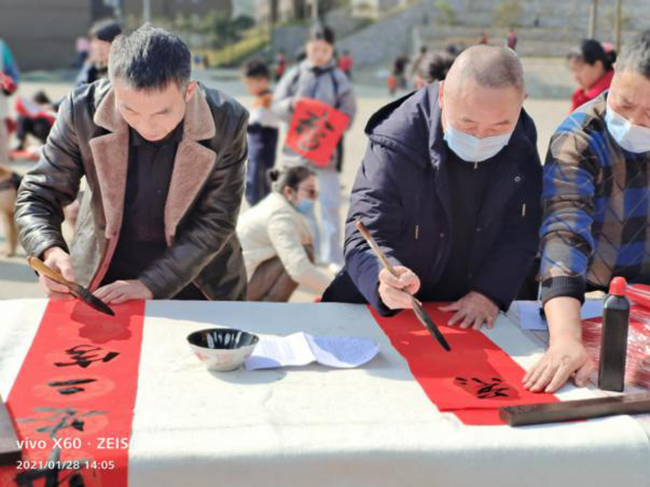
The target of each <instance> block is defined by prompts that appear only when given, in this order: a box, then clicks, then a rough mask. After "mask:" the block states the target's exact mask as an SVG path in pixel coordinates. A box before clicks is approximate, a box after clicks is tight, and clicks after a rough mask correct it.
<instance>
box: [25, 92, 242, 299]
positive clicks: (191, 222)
mask: <svg viewBox="0 0 650 487" xmlns="http://www.w3.org/2000/svg"><path fill="white" fill-rule="evenodd" d="M247 123H248V112H247V111H246V110H245V109H244V108H243V107H242V106H241V105H239V103H237V102H236V101H234V100H233V99H231V98H229V97H227V96H225V95H224V94H223V93H221V92H219V91H217V90H210V89H206V88H205V87H202V86H199V87H197V90H196V92H195V94H194V96H193V97H192V99H191V100H190V102H189V103H188V105H187V111H186V113H185V119H184V126H183V139H182V141H181V142H180V143H179V145H178V151H177V154H176V159H175V161H174V169H173V174H172V179H171V183H170V187H169V194H168V196H167V202H166V205H165V238H166V240H167V245H168V249H167V252H166V253H165V255H164V256H163V257H162V258H160V259H159V260H157V261H155V262H153V263H152V264H151V265H150V266H149V267H148V268H147V270H146V271H145V272H144V273H143V274H142V276H141V277H140V279H141V281H142V282H143V283H144V284H145V285H146V286H147V287H148V288H149V289H150V290H151V291H152V293H153V295H154V297H155V298H156V299H168V298H170V297H172V296H174V295H176V294H177V293H178V292H179V291H181V290H182V289H183V288H184V287H185V286H187V285H188V284H189V283H191V282H193V283H194V284H195V285H196V286H198V287H199V289H200V290H201V291H202V292H203V294H204V295H205V296H206V297H207V298H209V299H215V300H216V299H218V300H231V299H244V296H245V294H246V293H245V288H246V271H245V268H244V264H243V259H242V255H241V246H240V244H239V241H238V240H237V236H236V234H235V227H236V223H237V217H238V214H239V209H240V205H241V200H242V193H243V190H244V172H245V161H246V156H247V146H246V128H247ZM128 156H129V130H128V125H127V124H126V122H125V121H124V120H123V119H122V117H121V116H120V115H119V112H118V111H117V109H116V107H115V97H114V94H113V90H112V88H111V85H110V82H108V81H107V80H103V81H98V82H96V83H93V84H91V85H86V86H84V87H82V88H79V89H77V90H76V91H74V92H72V93H71V94H70V95H69V96H68V97H67V98H66V100H65V102H64V103H63V104H62V106H61V108H60V109H59V114H58V117H57V121H56V123H55V125H54V127H53V129H52V132H51V134H50V138H49V139H48V141H47V144H46V145H45V147H44V148H43V152H42V156H41V159H40V161H39V163H38V165H37V166H36V167H35V168H34V169H33V170H32V171H30V172H29V173H28V174H27V175H26V176H25V178H24V180H23V183H22V186H21V188H20V191H19V193H18V200H17V204H16V223H17V225H18V228H19V231H20V240H21V243H22V245H23V247H24V248H25V249H26V251H27V253H28V254H29V255H35V256H40V255H41V254H42V253H43V252H44V251H45V250H47V249H48V248H50V247H53V246H59V247H62V248H63V249H67V246H66V243H65V241H64V239H63V236H62V234H61V223H62V221H63V207H64V206H66V205H68V204H70V203H72V202H73V201H74V199H75V198H76V196H77V192H78V190H79V182H80V180H81V178H82V176H85V177H86V181H87V187H88V190H87V191H84V195H83V199H82V202H81V208H80V211H79V218H78V220H77V228H76V230H75V237H74V241H73V242H72V246H71V247H72V248H71V256H72V261H73V264H74V270H75V275H76V279H77V281H78V282H79V284H81V285H84V286H87V287H90V289H91V291H94V290H96V289H97V287H98V286H99V284H100V283H101V282H102V279H103V277H104V275H105V274H106V271H107V269H108V266H109V265H110V262H111V259H112V257H113V253H114V251H115V247H116V245H117V241H118V238H119V235H120V228H121V224H122V214H123V209H124V192H125V187H126V176H127V166H128Z"/></svg>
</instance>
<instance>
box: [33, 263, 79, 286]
mask: <svg viewBox="0 0 650 487" xmlns="http://www.w3.org/2000/svg"><path fill="white" fill-rule="evenodd" d="M27 261H28V262H29V267H31V268H32V269H34V270H35V271H36V272H38V273H39V274H42V275H44V276H45V277H47V278H49V279H52V280H53V281H54V282H57V283H59V284H61V285H63V286H67V287H68V288H70V290H72V289H73V288H74V287H75V283H73V282H70V281H68V280H67V279H66V278H65V277H63V276H62V275H61V274H60V273H58V272H56V271H54V270H52V269H50V268H49V267H48V266H46V265H45V263H43V261H42V260H41V259H39V258H38V257H30V258H29V259H27Z"/></svg>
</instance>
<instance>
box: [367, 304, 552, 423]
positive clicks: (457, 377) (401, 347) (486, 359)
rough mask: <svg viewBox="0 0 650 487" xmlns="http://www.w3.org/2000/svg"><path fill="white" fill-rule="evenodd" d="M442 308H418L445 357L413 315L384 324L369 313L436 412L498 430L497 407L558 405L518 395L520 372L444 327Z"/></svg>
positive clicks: (467, 334) (498, 352)
mask: <svg viewBox="0 0 650 487" xmlns="http://www.w3.org/2000/svg"><path fill="white" fill-rule="evenodd" d="M442 305H443V304H441V303H427V304H426V305H425V306H424V308H425V310H426V311H427V313H429V315H430V316H431V318H432V319H433V321H434V322H435V323H436V324H437V325H438V327H439V328H440V331H441V332H442V334H443V335H444V337H445V338H446V339H447V341H448V342H449V345H450V346H451V349H452V350H451V352H446V351H444V350H443V349H442V347H441V346H440V345H439V344H438V342H436V340H435V339H434V338H433V337H431V335H430V334H429V332H428V331H427V330H426V329H425V328H424V327H423V325H422V324H421V323H420V322H419V321H418V319H417V318H416V316H415V314H414V313H413V311H411V310H405V311H402V312H401V313H400V314H398V315H397V316H395V317H392V318H386V317H381V316H379V315H378V314H377V313H376V312H375V310H374V309H372V308H370V310H371V312H372V314H373V316H374V318H375V320H376V321H377V324H379V326H380V327H381V329H382V330H383V331H384V333H385V334H386V335H387V336H388V338H389V339H390V341H391V343H392V344H393V346H394V347H395V349H396V350H397V351H398V352H399V353H400V354H401V355H402V356H403V357H404V358H405V359H406V361H407V362H408V365H409V368H410V369H411V373H412V374H413V376H414V377H415V379H416V380H417V381H418V383H419V384H420V386H421V387H422V389H423V390H424V392H425V393H426V395H427V396H428V397H429V399H430V400H431V402H433V403H434V404H435V405H436V407H437V408H438V409H439V410H440V411H444V412H452V413H454V414H455V415H456V416H457V417H458V418H459V419H460V420H461V421H462V422H463V423H465V424H469V425H497V424H504V422H503V421H502V420H501V419H500V418H499V408H500V407H502V406H519V405H523V404H532V403H550V402H558V401H559V399H558V398H557V397H555V396H554V395H553V394H545V393H533V392H529V391H527V390H526V389H524V388H523V386H522V379H523V377H524V375H525V371H524V369H522V368H521V367H520V366H519V365H518V364H517V363H516V362H515V361H514V360H512V358H510V356H509V355H508V354H507V353H506V352H504V351H503V350H502V349H501V348H499V346H497V345H496V344H495V343H494V342H493V341H492V340H490V339H489V338H488V337H487V336H485V335H484V334H483V333H481V332H480V331H477V330H463V329H461V328H458V327H450V326H447V323H448V321H449V319H450V318H451V316H452V314H451V313H444V312H442V311H440V310H439V309H438V307H439V306H442Z"/></svg>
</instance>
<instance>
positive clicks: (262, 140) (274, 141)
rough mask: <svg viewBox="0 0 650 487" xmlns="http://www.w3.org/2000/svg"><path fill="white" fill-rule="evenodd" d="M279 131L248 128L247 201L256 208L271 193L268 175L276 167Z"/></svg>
mask: <svg viewBox="0 0 650 487" xmlns="http://www.w3.org/2000/svg"><path fill="white" fill-rule="evenodd" d="M277 146H278V130H277V129H274V128H270V127H262V126H260V125H252V126H250V127H248V166H247V168H246V201H247V202H248V204H249V205H250V206H254V205H256V204H257V203H259V202H260V201H261V200H263V199H264V198H265V197H266V196H267V195H268V194H269V193H270V192H271V184H270V182H269V178H268V175H267V173H268V172H269V170H271V169H273V166H274V165H275V153H276V149H277Z"/></svg>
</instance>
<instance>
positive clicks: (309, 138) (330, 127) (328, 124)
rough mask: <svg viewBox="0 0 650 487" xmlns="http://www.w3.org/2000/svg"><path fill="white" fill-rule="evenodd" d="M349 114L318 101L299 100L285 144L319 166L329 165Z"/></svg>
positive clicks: (345, 126) (346, 124)
mask: <svg viewBox="0 0 650 487" xmlns="http://www.w3.org/2000/svg"><path fill="white" fill-rule="evenodd" d="M349 120H350V119H349V117H348V116H347V115H346V114H344V113H342V112H340V111H338V110H336V109H335V108H332V107H330V106H328V105H326V104H324V103H321V102H319V101H318V100H312V99H308V98H303V99H301V100H300V101H299V102H298V103H296V106H295V109H294V113H293V119H292V120H291V125H290V126H289V132H288V134H287V140H286V145H287V146H288V147H291V148H292V149H293V150H295V151H296V152H298V153H299V154H301V155H302V156H304V157H306V158H307V159H309V160H310V161H311V162H313V163H314V164H315V165H316V166H318V167H327V165H328V163H329V160H330V158H331V157H332V154H333V153H334V150H335V149H336V146H337V144H338V143H339V141H340V140H341V137H342V136H343V133H344V132H345V129H346V128H347V126H348V122H349Z"/></svg>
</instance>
